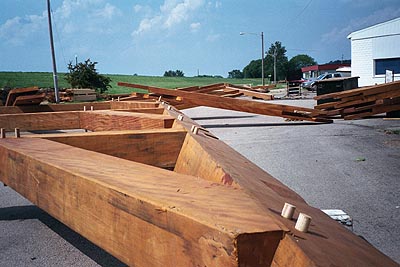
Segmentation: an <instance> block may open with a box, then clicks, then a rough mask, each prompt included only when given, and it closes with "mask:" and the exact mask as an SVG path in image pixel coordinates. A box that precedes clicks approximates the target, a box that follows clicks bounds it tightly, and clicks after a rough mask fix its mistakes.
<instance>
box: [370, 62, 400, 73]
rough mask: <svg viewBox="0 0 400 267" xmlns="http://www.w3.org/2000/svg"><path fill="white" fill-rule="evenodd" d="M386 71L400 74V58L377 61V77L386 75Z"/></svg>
mask: <svg viewBox="0 0 400 267" xmlns="http://www.w3.org/2000/svg"><path fill="white" fill-rule="evenodd" d="M386 70H392V71H393V73H396V74H398V73H400V58H386V59H375V75H381V74H383V75H384V74H385V73H386Z"/></svg>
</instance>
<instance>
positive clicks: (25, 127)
mask: <svg viewBox="0 0 400 267" xmlns="http://www.w3.org/2000/svg"><path fill="white" fill-rule="evenodd" d="M0 128H4V129H5V130H6V131H14V129H15V128H19V129H20V130H22V131H35V130H38V131H41V130H57V129H65V130H66V129H80V128H81V127H80V123H79V111H69V112H43V113H22V114H7V115H5V114H3V115H0Z"/></svg>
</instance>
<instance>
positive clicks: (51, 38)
mask: <svg viewBox="0 0 400 267" xmlns="http://www.w3.org/2000/svg"><path fill="white" fill-rule="evenodd" d="M47 17H48V21H49V32H50V49H51V57H52V61H53V82H54V95H55V98H56V103H60V95H59V91H58V79H57V66H56V55H55V53H54V42H53V28H52V26H51V12H50V0H47Z"/></svg>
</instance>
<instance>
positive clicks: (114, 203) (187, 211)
mask: <svg viewBox="0 0 400 267" xmlns="http://www.w3.org/2000/svg"><path fill="white" fill-rule="evenodd" d="M0 162H1V164H2V165H1V168H0V179H2V181H3V182H4V183H6V184H7V185H9V186H11V187H12V188H13V189H15V190H16V191H17V192H19V193H20V194H22V195H23V196H25V197H26V198H28V199H29V200H30V201H31V202H33V203H34V204H35V205H37V206H39V207H40V208H42V209H43V210H45V211H46V212H48V213H49V214H50V215H52V216H53V217H55V218H57V219H58V220H60V221H62V222H63V223H65V224H66V225H67V226H69V227H70V228H72V229H73V230H75V231H76V232H78V233H80V234H81V235H83V236H85V237H86V238H88V239H89V240H91V241H92V242H94V243H95V244H97V245H99V246H100V247H102V248H104V249H105V250H107V251H108V252H110V253H111V254H113V255H114V256H116V257H117V258H119V259H121V260H122V261H123V262H125V263H127V264H128V265H132V266H227V267H229V266H268V265H270V264H271V262H272V259H273V256H274V253H275V250H276V248H277V246H278V244H279V241H280V239H281V238H282V236H283V231H282V229H281V228H280V226H279V224H277V223H276V221H275V220H274V219H273V218H272V217H271V215H270V213H271V211H265V210H260V208H259V205H257V204H256V203H255V202H254V201H253V200H252V199H251V198H250V197H249V196H248V195H246V194H245V193H244V192H243V191H241V190H236V189H235V188H233V187H225V186H219V185H218V184H216V183H212V182H209V181H206V180H203V179H198V178H197V177H194V176H188V175H182V174H177V173H174V172H171V171H167V170H163V169H160V168H155V167H151V166H147V165H144V164H139V163H135V162H132V161H127V160H123V159H119V158H116V157H111V156H108V155H104V154H100V153H95V152H92V151H87V150H83V149H79V148H75V147H71V146H68V145H64V144H61V143H57V142H52V141H49V140H44V139H39V138H18V139H14V138H13V139H11V138H6V139H0ZM16 164H17V165H18V166H19V167H18V168H16V167H15V166H16Z"/></svg>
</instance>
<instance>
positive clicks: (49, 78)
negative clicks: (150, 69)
mask: <svg viewBox="0 0 400 267" xmlns="http://www.w3.org/2000/svg"><path fill="white" fill-rule="evenodd" d="M64 75H65V73H59V74H58V84H59V87H60V88H70V85H69V84H68V83H67V82H66V80H65V79H64ZM104 75H106V76H108V77H110V79H111V85H112V87H111V88H110V89H109V90H108V93H109V94H122V93H129V92H133V91H140V90H134V89H132V88H126V87H120V86H118V85H117V83H118V82H127V83H138V84H143V85H149V86H156V87H164V88H179V87H186V86H202V85H208V84H213V83H232V84H251V85H258V84H260V83H261V79H227V78H209V77H156V76H133V75H117V74H104ZM29 86H39V87H40V88H52V87H53V74H52V73H51V72H0V88H3V87H11V88H21V87H29Z"/></svg>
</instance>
